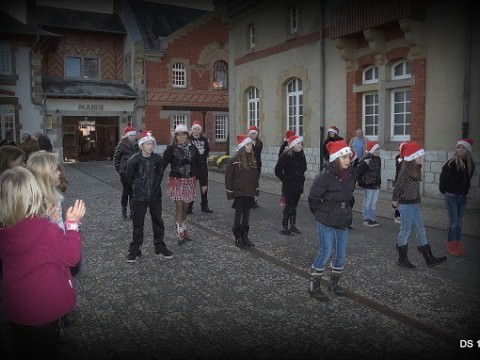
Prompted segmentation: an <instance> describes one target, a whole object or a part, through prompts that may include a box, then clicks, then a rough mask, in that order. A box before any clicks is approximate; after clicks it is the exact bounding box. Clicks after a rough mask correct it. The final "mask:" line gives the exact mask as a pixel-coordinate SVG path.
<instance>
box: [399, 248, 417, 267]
mask: <svg viewBox="0 0 480 360" xmlns="http://www.w3.org/2000/svg"><path fill="white" fill-rule="evenodd" d="M397 251H398V260H397V264H398V265H400V266H401V267H404V268H407V269H414V268H415V265H413V264H412V263H411V262H410V261H409V260H408V256H407V253H408V245H402V246H398V245H397Z"/></svg>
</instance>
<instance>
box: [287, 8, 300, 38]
mask: <svg viewBox="0 0 480 360" xmlns="http://www.w3.org/2000/svg"><path fill="white" fill-rule="evenodd" d="M288 25H289V32H290V34H295V33H296V32H297V31H298V8H297V6H296V5H292V6H290V7H289V8H288Z"/></svg>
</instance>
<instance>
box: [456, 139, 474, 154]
mask: <svg viewBox="0 0 480 360" xmlns="http://www.w3.org/2000/svg"><path fill="white" fill-rule="evenodd" d="M458 145H461V146H463V147H465V148H466V149H467V150H468V151H470V152H472V150H473V139H460V140H458V141H457V145H456V146H458Z"/></svg>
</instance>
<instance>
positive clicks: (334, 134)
mask: <svg viewBox="0 0 480 360" xmlns="http://www.w3.org/2000/svg"><path fill="white" fill-rule="evenodd" d="M339 132H340V130H338V128H337V127H336V126H335V125H332V126H330V127H329V128H328V129H327V138H326V139H325V141H324V142H323V149H322V153H323V157H324V159H325V160H326V161H329V158H330V154H329V153H328V149H327V144H328V143H330V142H332V141H339V140H343V138H342V137H341V136H339V135H338V133H339ZM356 154H358V153H356ZM360 154H363V153H360ZM359 156H360V155H359Z"/></svg>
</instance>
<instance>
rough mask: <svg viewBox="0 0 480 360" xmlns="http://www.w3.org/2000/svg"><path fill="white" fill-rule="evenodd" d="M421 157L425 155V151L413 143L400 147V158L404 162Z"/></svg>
mask: <svg viewBox="0 0 480 360" xmlns="http://www.w3.org/2000/svg"><path fill="white" fill-rule="evenodd" d="M423 155H425V150H424V149H423V148H422V147H421V146H420V145H419V144H417V143H415V142H413V141H412V142H407V143H406V144H404V145H403V146H402V151H401V152H400V156H401V157H402V158H403V160H405V161H412V160H415V159H416V158H418V157H420V156H423Z"/></svg>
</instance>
